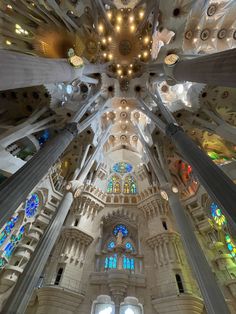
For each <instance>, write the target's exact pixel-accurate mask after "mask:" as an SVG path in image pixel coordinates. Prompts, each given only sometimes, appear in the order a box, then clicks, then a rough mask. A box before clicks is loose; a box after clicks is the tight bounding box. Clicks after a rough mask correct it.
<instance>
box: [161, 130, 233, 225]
mask: <svg viewBox="0 0 236 314" xmlns="http://www.w3.org/2000/svg"><path fill="white" fill-rule="evenodd" d="M166 132H167V135H168V136H169V137H170V138H171V140H172V141H173V143H174V144H175V146H176V147H177V149H178V151H179V152H180V153H181V154H182V156H183V158H184V159H185V160H186V161H187V162H188V163H189V164H190V165H191V166H192V168H193V171H194V173H195V174H196V175H197V177H198V179H199V181H200V183H201V184H202V185H203V187H204V188H205V189H206V191H207V192H208V193H209V195H210V196H211V197H212V199H214V200H215V201H216V203H217V204H218V206H220V207H221V208H222V209H223V211H224V214H225V215H226V216H227V217H228V219H229V220H230V221H231V222H232V223H233V224H234V226H235V224H236V211H235V204H236V186H235V184H234V183H233V182H232V180H231V179H230V178H229V177H228V176H227V175H226V174H225V173H224V172H223V171H222V170H221V169H220V168H219V167H218V166H217V165H216V164H215V163H214V162H213V161H212V160H211V159H210V157H209V156H208V155H206V153H205V152H203V151H202V150H201V149H200V148H199V147H198V146H197V145H196V144H195V143H194V142H193V141H192V140H191V139H190V138H189V137H188V136H187V135H186V134H185V133H184V131H183V129H182V128H181V127H179V126H177V125H175V124H169V125H168V126H167V129H166Z"/></svg>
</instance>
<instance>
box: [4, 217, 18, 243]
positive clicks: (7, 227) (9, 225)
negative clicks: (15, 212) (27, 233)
mask: <svg viewBox="0 0 236 314" xmlns="http://www.w3.org/2000/svg"><path fill="white" fill-rule="evenodd" d="M18 219H19V216H16V217H12V218H11V220H9V221H8V222H7V223H6V225H5V227H4V229H3V230H2V232H1V233H0V246H1V245H3V243H4V242H5V240H6V239H7V237H8V236H9V235H10V234H11V232H12V229H13V228H14V227H15V224H16V222H17V221H18Z"/></svg>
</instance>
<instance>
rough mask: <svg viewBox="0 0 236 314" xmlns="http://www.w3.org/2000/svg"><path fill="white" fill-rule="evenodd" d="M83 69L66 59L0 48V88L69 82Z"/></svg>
mask: <svg viewBox="0 0 236 314" xmlns="http://www.w3.org/2000/svg"><path fill="white" fill-rule="evenodd" d="M82 72H83V69H82V68H81V69H76V68H74V67H73V66H71V65H70V64H69V63H68V62H67V60H66V59H57V60H53V59H48V58H41V57H34V56H29V55H26V54H21V53H17V52H12V51H6V50H0V77H2V78H3V77H4V80H1V82H0V90H7V89H13V88H22V87H28V86H36V85H42V84H50V83H61V82H70V81H72V80H74V79H75V78H77V77H79V76H80V75H81V74H82Z"/></svg>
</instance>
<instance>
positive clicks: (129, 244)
mask: <svg viewBox="0 0 236 314" xmlns="http://www.w3.org/2000/svg"><path fill="white" fill-rule="evenodd" d="M125 248H126V250H131V251H133V245H132V244H131V243H130V242H126V243H125Z"/></svg>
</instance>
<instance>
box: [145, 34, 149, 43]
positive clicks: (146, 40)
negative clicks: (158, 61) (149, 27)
mask: <svg viewBox="0 0 236 314" xmlns="http://www.w3.org/2000/svg"><path fill="white" fill-rule="evenodd" d="M144 43H145V44H148V43H149V37H148V36H146V37H145V38H144Z"/></svg>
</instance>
